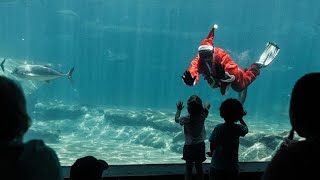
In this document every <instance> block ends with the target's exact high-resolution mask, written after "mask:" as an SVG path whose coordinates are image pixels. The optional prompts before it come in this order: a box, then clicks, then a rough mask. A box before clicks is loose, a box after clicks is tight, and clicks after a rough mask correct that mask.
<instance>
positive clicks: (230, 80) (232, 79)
mask: <svg viewBox="0 0 320 180" xmlns="http://www.w3.org/2000/svg"><path fill="white" fill-rule="evenodd" d="M226 75H227V76H228V77H229V78H228V79H221V81H222V82H226V83H231V82H233V81H234V80H235V79H236V77H235V76H234V75H230V74H229V73H228V72H226Z"/></svg>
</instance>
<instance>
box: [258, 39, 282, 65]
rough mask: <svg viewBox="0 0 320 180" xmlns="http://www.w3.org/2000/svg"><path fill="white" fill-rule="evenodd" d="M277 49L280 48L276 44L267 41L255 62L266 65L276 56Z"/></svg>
mask: <svg viewBox="0 0 320 180" xmlns="http://www.w3.org/2000/svg"><path fill="white" fill-rule="evenodd" d="M279 51H280V48H279V46H278V45H276V44H275V43H272V42H268V43H267V45H266V48H265V49H264V51H263V52H262V54H261V56H260V58H259V60H258V61H257V62H256V64H259V66H260V67H266V66H268V65H269V64H270V63H271V62H272V61H273V59H274V58H275V57H276V56H277V54H278V52H279Z"/></svg>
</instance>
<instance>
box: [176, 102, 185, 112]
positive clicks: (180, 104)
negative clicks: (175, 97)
mask: <svg viewBox="0 0 320 180" xmlns="http://www.w3.org/2000/svg"><path fill="white" fill-rule="evenodd" d="M183 108H184V106H183V102H182V101H179V102H178V103H177V110H179V111H181V110H182V109H183Z"/></svg>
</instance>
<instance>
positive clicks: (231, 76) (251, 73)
mask: <svg viewBox="0 0 320 180" xmlns="http://www.w3.org/2000/svg"><path fill="white" fill-rule="evenodd" d="M215 29H216V27H214V28H212V30H211V31H210V32H209V34H208V36H207V38H206V39H204V40H203V41H202V42H201V45H200V46H199V48H198V50H199V51H201V50H208V49H209V50H213V58H212V63H211V64H210V65H211V70H212V71H211V72H209V71H208V70H207V69H208V68H207V67H206V65H205V63H203V62H201V61H200V56H199V53H198V54H197V56H196V57H195V59H193V60H192V62H191V65H190V67H189V68H188V71H189V72H190V74H191V76H192V77H195V76H196V79H195V82H194V85H195V84H196V83H198V82H199V80H200V77H199V74H202V75H203V76H204V77H205V79H206V80H207V81H208V83H209V85H210V86H211V87H212V88H218V87H220V92H221V94H222V95H224V94H225V93H226V91H227V89H228V87H229V86H230V85H231V87H232V89H233V90H234V91H236V92H241V91H242V90H244V89H246V88H247V87H248V86H249V84H251V83H252V82H253V81H254V80H255V79H256V78H257V76H258V75H259V74H260V70H259V69H258V67H257V65H255V64H252V65H251V67H250V68H249V69H248V70H245V69H241V68H239V66H238V65H237V64H236V63H235V62H234V61H233V60H232V59H231V58H230V55H229V54H228V53H226V52H225V51H224V50H223V49H221V48H218V47H214V46H213V45H214V44H213V37H214V30H215ZM217 64H220V65H222V66H221V67H223V69H224V71H225V74H226V77H227V78H225V79H221V78H220V79H219V78H216V77H217V76H216V72H215V71H214V70H215V68H214V66H216V65H217ZM209 77H212V78H213V79H214V82H212V81H210V80H209V79H208V78H209Z"/></svg>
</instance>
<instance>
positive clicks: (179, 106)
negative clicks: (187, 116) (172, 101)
mask: <svg viewBox="0 0 320 180" xmlns="http://www.w3.org/2000/svg"><path fill="white" fill-rule="evenodd" d="M183 107H184V106H183V103H182V102H181V101H179V102H178V103H177V112H176V116H175V118H174V121H175V122H176V123H179V118H180V114H181V111H182V109H183Z"/></svg>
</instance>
